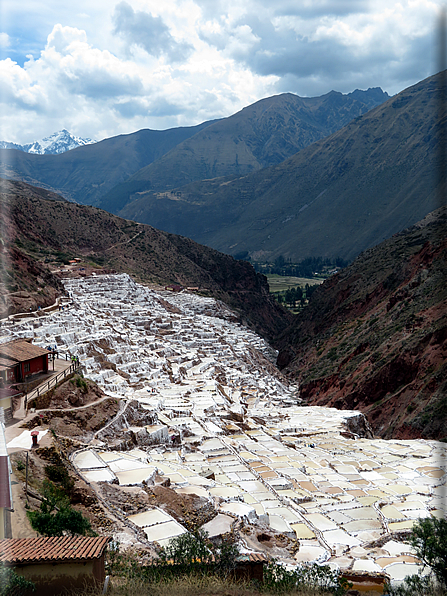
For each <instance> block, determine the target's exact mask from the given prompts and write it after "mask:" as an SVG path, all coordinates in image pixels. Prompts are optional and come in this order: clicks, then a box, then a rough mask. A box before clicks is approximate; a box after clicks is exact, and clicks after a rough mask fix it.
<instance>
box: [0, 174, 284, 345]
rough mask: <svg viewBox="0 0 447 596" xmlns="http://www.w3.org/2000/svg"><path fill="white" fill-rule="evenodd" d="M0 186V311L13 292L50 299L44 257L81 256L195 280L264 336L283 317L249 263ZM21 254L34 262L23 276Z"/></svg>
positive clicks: (54, 287)
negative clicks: (0, 241)
mask: <svg viewBox="0 0 447 596" xmlns="http://www.w3.org/2000/svg"><path fill="white" fill-rule="evenodd" d="M0 190H1V193H0V197H1V211H0V223H1V227H0V230H1V240H2V249H3V258H2V261H1V264H2V272H1V281H2V288H1V289H2V301H3V304H2V305H1V306H2V307H3V315H4V314H5V312H17V311H18V310H20V308H21V307H23V302H21V301H17V300H15V299H14V294H15V293H16V292H26V293H27V294H28V301H30V300H31V301H32V300H34V305H41V306H45V305H47V304H50V303H51V301H53V300H54V296H55V295H56V294H57V293H59V292H60V289H61V284H60V279H59V278H58V277H57V275H56V274H52V273H50V271H49V269H48V267H47V265H46V263H45V261H47V263H48V262H50V261H52V262H54V261H55V260H56V261H57V260H59V261H60V260H61V258H63V259H65V260H66V259H67V258H74V257H81V258H83V259H84V260H85V261H90V262H92V263H96V264H99V265H101V266H103V267H105V268H108V269H113V270H115V271H118V272H126V273H129V274H130V275H132V276H133V277H134V278H135V279H136V280H137V281H140V282H142V283H156V284H166V283H176V284H182V285H186V286H199V287H200V288H202V289H204V290H206V291H207V293H208V294H209V295H212V296H214V297H215V298H218V299H220V300H222V301H223V302H226V303H227V304H229V305H230V306H231V307H232V308H234V309H236V310H237V311H238V312H239V313H240V316H241V319H242V320H244V321H245V322H247V323H248V324H249V325H250V326H251V327H253V328H254V329H255V330H256V331H258V332H259V333H260V334H262V335H264V336H265V337H268V338H271V337H273V336H275V335H276V334H277V333H278V332H280V331H282V330H284V328H285V327H286V326H287V324H288V323H289V322H290V320H291V316H290V314H289V313H287V312H286V311H285V310H283V309H282V307H280V306H279V305H278V304H277V303H276V302H275V301H274V300H273V299H272V298H271V297H270V295H269V291H268V284H267V280H266V278H265V277H264V276H263V275H260V274H257V273H256V272H255V271H254V269H253V267H252V266H251V265H250V264H249V263H246V262H243V261H236V260H235V259H233V258H232V257H230V256H228V255H224V254H221V253H219V252H217V251H216V250H213V249H210V248H207V247H204V246H200V245H198V244H196V243H195V242H193V241H192V240H189V239H188V238H180V237H176V236H174V235H172V234H167V233H165V232H160V231H158V230H156V229H154V228H152V227H151V226H147V225H143V224H138V223H135V222H132V221H126V220H124V219H121V218H119V217H117V216H114V215H110V214H109V213H106V212H105V211H102V210H100V209H97V208H94V207H88V206H83V205H77V204H74V203H69V202H67V201H64V200H63V199H62V200H60V197H58V196H55V195H54V194H52V193H48V192H47V191H42V189H35V188H33V187H30V186H29V185H27V184H25V183H19V182H13V181H7V180H2V181H1V189H0ZM24 262H26V263H30V264H32V265H33V266H34V267H35V272H34V271H32V272H31V273H30V275H29V276H27V277H26V278H25V277H24V276H23V267H22V263H24ZM53 269H54V264H53Z"/></svg>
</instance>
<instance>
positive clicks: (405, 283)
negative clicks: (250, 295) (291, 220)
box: [278, 208, 447, 439]
mask: <svg viewBox="0 0 447 596" xmlns="http://www.w3.org/2000/svg"><path fill="white" fill-rule="evenodd" d="M446 231H447V214H446V209H445V208H441V209H438V210H437V211H435V212H433V213H431V214H429V215H428V216H427V217H426V218H425V219H424V220H422V221H421V222H419V223H418V224H416V225H415V226H413V227H412V228H410V229H408V230H405V231H404V232H401V233H400V234H396V235H395V236H393V237H392V238H390V239H389V240H386V241H385V242H383V243H382V244H380V245H379V246H377V247H375V248H373V249H370V250H368V251H366V252H364V253H363V254H361V255H360V256H359V257H358V258H357V259H356V260H355V261H354V262H353V263H352V264H351V265H350V266H349V267H347V268H346V269H344V270H342V271H341V272H340V273H338V274H336V275H334V276H333V277H331V278H329V279H328V280H327V281H326V282H325V283H324V284H322V285H321V286H319V287H318V289H317V290H316V291H315V292H314V294H313V295H312V298H311V301H310V305H309V306H308V308H306V309H304V311H303V312H302V313H301V314H300V315H298V316H297V317H296V319H295V320H294V322H293V323H292V325H291V326H290V328H289V329H288V330H287V331H286V332H285V333H284V334H283V335H282V337H281V339H280V341H279V347H280V354H279V357H278V364H279V366H280V367H281V368H283V369H284V371H283V372H286V373H287V374H288V376H290V377H292V378H293V379H294V380H297V381H299V383H300V394H301V397H303V398H304V399H305V400H306V401H307V402H308V403H309V404H313V405H321V406H323V405H324V406H334V407H336V408H339V409H358V410H361V411H362V412H363V413H364V414H366V416H367V417H368V420H369V422H370V424H371V426H372V427H373V429H374V431H375V432H376V433H377V434H379V435H380V436H382V437H384V438H391V437H394V438H416V437H422V438H425V439H429V438H435V439H440V438H444V439H447V286H446V283H445V281H446V279H447V235H446Z"/></svg>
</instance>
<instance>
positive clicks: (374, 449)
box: [0, 276, 447, 574]
mask: <svg viewBox="0 0 447 596" xmlns="http://www.w3.org/2000/svg"><path fill="white" fill-rule="evenodd" d="M67 290H68V291H69V292H70V293H71V294H72V295H73V297H74V298H75V300H76V304H77V305H78V306H77V307H74V308H73V307H72V308H70V309H69V310H66V311H64V312H61V313H54V314H53V315H51V316H49V317H46V318H42V319H39V321H37V322H34V321H31V320H28V321H25V322H21V323H20V324H19V325H15V327H14V329H12V328H11V329H8V328H5V327H3V328H2V329H1V330H0V333H2V334H8V333H9V334H10V336H12V337H19V336H26V337H34V341H35V343H37V344H38V345H42V346H45V345H48V344H51V345H53V344H55V343H56V344H57V345H58V348H59V350H60V351H62V352H63V351H69V352H70V353H72V354H74V355H78V356H79V357H80V359H81V362H83V364H84V365H85V370H86V374H87V375H88V376H91V377H92V378H96V379H97V380H98V383H99V384H100V385H101V387H102V388H103V390H104V391H105V392H106V393H107V394H108V395H112V396H114V397H118V398H119V399H124V400H126V399H139V400H141V402H142V404H144V406H145V407H148V408H149V409H158V410H157V411H158V424H159V425H160V426H162V425H165V426H166V427H167V428H170V429H174V428H175V429H177V431H178V432H180V433H184V432H186V434H188V435H189V436H188V437H185V436H184V435H183V438H182V446H181V447H179V448H178V449H176V450H173V451H172V450H169V449H172V447H169V449H168V450H167V451H165V452H164V453H161V452H159V451H157V449H158V450H159V448H156V449H147V450H146V449H144V451H143V450H135V452H132V453H133V455H134V457H133V458H132V456H130V457H129V452H128V453H127V454H124V453H121V454H118V453H112V452H106V451H102V452H101V454H98V453H96V451H95V450H90V451H89V453H90V455H85V456H83V457H84V458H85V459H83V457H81V458H80V459H79V460H77V459H75V462H74V463H75V465H77V463H76V462H78V461H79V465H78V466H77V467H78V470H79V472H80V473H81V474H82V475H83V476H84V477H85V478H86V479H90V480H91V481H98V478H100V479H108V480H109V481H112V480H114V479H115V478H116V476H115V474H114V472H113V470H116V474H117V476H119V481H120V483H132V482H136V483H138V484H140V483H141V482H143V481H144V480H146V479H145V478H144V476H146V474H147V470H151V469H152V470H154V469H155V467H157V468H159V470H160V472H164V474H165V476H167V477H169V478H170V480H171V483H172V487H173V488H174V490H176V491H178V492H179V493H180V494H181V493H188V492H189V491H191V492H193V491H194V490H195V491H198V492H199V493H200V495H201V496H203V497H205V498H209V499H210V500H214V499H215V498H220V499H225V501H226V502H227V503H228V502H230V503H231V502H233V503H236V504H237V503H240V504H242V505H245V506H247V505H249V506H253V507H254V509H255V511H256V515H257V516H258V517H260V518H261V519H262V520H263V523H269V520H272V521H273V525H276V527H280V526H281V527H286V528H287V524H288V525H289V527H290V528H291V529H292V530H293V531H294V532H295V533H296V536H297V538H298V539H299V540H300V543H301V547H300V551H299V553H298V555H297V560H299V557H304V558H306V557H311V556H312V553H313V554H314V555H315V560H316V559H318V558H320V559H321V552H322V553H324V556H325V557H326V558H327V559H329V558H330V557H332V559H331V560H334V561H336V564H339V565H341V564H345V563H343V561H345V560H348V561H350V562H351V563H353V562H354V561H357V560H367V561H372V562H375V563H377V560H378V557H377V556H376V555H375V554H374V551H371V552H370V551H368V549H366V550H365V551H364V553H363V554H362V555H361V557H360V559H359V555H358V554H356V551H355V549H356V548H358V547H360V546H362V545H367V544H369V542H371V541H372V540H375V539H377V538H382V537H384V536H386V535H390V536H391V534H390V532H393V531H400V530H402V529H403V530H405V529H406V528H408V527H410V526H411V525H412V523H413V522H414V520H415V519H417V518H419V517H420V516H423V515H425V514H431V515H437V516H440V517H441V516H443V515H445V514H446V509H447V505H446V502H445V482H446V475H445V467H444V466H443V465H440V463H439V462H442V461H445V459H446V451H445V446H442V445H440V444H435V443H434V442H424V441H394V440H393V441H384V440H368V439H362V438H357V439H355V440H350V439H345V438H344V437H342V436H341V435H340V431H343V430H344V429H345V425H346V421H347V420H350V421H351V422H352V423H355V422H356V421H357V422H358V420H356V419H359V418H360V415H359V414H358V413H357V412H346V411H345V412H343V411H338V410H331V409H324V408H318V407H306V408H303V407H298V406H297V405H296V399H294V395H295V392H296V388H293V387H286V386H285V385H284V384H283V383H282V382H281V381H280V380H279V379H277V378H276V377H275V376H274V375H272V374H270V373H269V372H267V371H266V370H264V369H262V368H261V367H260V366H259V365H258V364H257V363H256V362H255V361H254V360H253V358H252V356H250V357H248V356H247V348H248V347H250V348H251V350H252V352H251V353H252V354H253V353H254V352H253V350H258V351H260V352H261V353H262V354H263V355H264V356H267V357H270V356H271V350H270V348H269V347H268V346H267V345H266V344H265V342H263V341H262V340H260V339H259V338H257V336H255V335H254V334H253V333H251V332H250V331H248V330H246V329H244V328H243V327H240V326H238V325H235V324H233V323H232V322H230V321H229V320H228V318H229V317H230V316H231V314H230V313H229V312H228V311H227V310H226V309H225V308H224V307H222V306H221V305H219V304H218V303H216V302H215V301H213V300H211V299H203V298H199V297H195V296H191V295H185V294H176V295H173V294H167V293H164V294H163V299H164V300H166V301H169V302H170V303H171V304H173V305H175V306H176V308H178V310H179V311H180V312H178V313H171V312H168V311H167V310H166V308H165V307H164V306H163V305H162V304H161V303H160V302H159V301H158V295H157V293H155V292H153V291H151V290H148V289H147V288H143V287H142V286H138V285H137V284H134V283H133V282H132V281H131V280H130V279H129V278H128V277H127V276H105V277H104V278H101V279H99V278H96V279H95V280H92V279H86V280H83V281H81V282H77V281H70V282H68V283H67ZM206 313H207V314H206ZM210 314H211V315H212V316H209V315H210ZM215 314H218V315H219V317H221V318H219V317H218V316H214V315H215ZM148 322H149V323H150V329H149V330H148V329H146V328H145V325H146V324H147V323H148ZM146 326H147V325H146ZM168 328H169V329H170V330H172V331H173V333H172V334H171V335H163V336H161V335H160V334H159V333H158V331H159V330H161V329H168ZM56 337H57V339H56ZM0 340H1V339H0ZM102 342H106V344H107V345H108V347H109V348H110V349H109V350H107V351H105V352H104V358H105V359H108V360H109V361H110V362H113V363H115V364H116V365H117V366H118V368H119V369H120V370H124V371H126V372H127V373H128V374H129V375H130V378H129V380H127V379H125V378H124V377H123V376H117V375H116V374H115V373H114V372H113V371H112V370H110V369H103V368H102V364H101V362H97V361H96V360H95V359H94V358H91V357H90V356H89V351H90V350H91V348H92V347H93V348H94V349H95V350H96V351H99V352H101V351H102V348H101V345H104V344H103V343H102ZM109 352H112V353H109ZM216 371H219V384H218V383H217V381H216V375H217V373H216ZM135 383H140V387H141V386H142V387H143V388H142V389H141V388H140V389H138V390H135V388H134V387H133V386H132V384H135ZM221 388H223V391H222V390H221ZM230 415H231V418H232V421H231V423H229V420H230V419H229V416H230ZM241 415H243V416H244V427H243V428H244V429H249V430H243V428H242V427H240V426H238V423H237V421H236V419H237V416H241ZM235 417H236V419H235ZM236 429H240V430H236ZM226 432H231V433H232V434H228V435H226V434H225V433H226ZM233 433H234V434H233ZM189 446H192V448H193V449H197V450H198V451H195V452H192V453H190V452H188V448H189ZM84 453H85V452H84ZM77 455H79V456H80V455H81V454H77ZM98 462H99V463H98ZM89 466H91V467H89ZM146 466H147V467H146ZM151 466H152V468H151ZM209 471H212V472H213V473H214V476H215V481H210V480H201V478H203V476H199V475H200V474H203V473H204V472H206V473H208V472H209ZM140 472H141V474H140ZM126 474H127V475H136V476H134V477H133V478H130V477H128V478H126V477H125V475H126ZM196 494H197V493H196ZM230 517H232V516H230ZM232 518H233V517H232ZM312 520H313V521H312ZM170 522H171V520H169V522H163V523H170ZM157 525H163V524H157ZM168 530H169V527H168V528H166V531H165V533H164V534H163V536H162V537H161V540H165V539H166V536H167V533H168ZM177 530H178V528H177ZM311 542H312V544H310V543H311ZM386 544H392V541H388V543H386ZM400 544H402V543H400ZM385 547H386V545H385ZM385 547H384V549H381V550H382V552H383V550H385ZM390 548H392V547H390ZM395 548H396V547H395ZM401 548H402V547H401ZM407 548H408V547H407ZM306 549H307V550H306ZM319 549H320V550H319ZM385 552H387V551H385ZM300 553H301V554H300ZM340 553H341V554H340ZM368 553H369V554H368ZM391 556H406V555H405V554H397V555H396V553H390V557H391ZM409 556H411V554H410V555H409ZM365 557H366V558H365ZM323 558H324V557H323ZM309 560H310V559H309ZM394 563H399V564H401V563H402V561H394ZM404 563H408V564H410V561H404ZM368 564H369V563H368ZM377 564H378V563H377ZM390 565H391V563H390ZM396 569H399V568H396ZM396 574H397V571H396Z"/></svg>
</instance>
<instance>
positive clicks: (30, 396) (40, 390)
mask: <svg viewBox="0 0 447 596" xmlns="http://www.w3.org/2000/svg"><path fill="white" fill-rule="evenodd" d="M81 368H82V364H81V363H80V362H79V360H78V361H75V362H73V363H72V364H70V366H69V367H68V368H66V369H65V370H63V371H61V372H60V373H58V374H57V375H56V376H55V377H51V379H49V380H48V381H47V382H46V383H45V384H42V385H39V386H38V387H37V388H36V389H34V390H33V391H31V392H30V393H27V394H26V395H25V405H24V408H25V412H26V409H27V407H28V405H29V403H30V401H32V400H34V399H37V398H38V397H40V396H41V395H44V394H45V393H47V392H48V391H50V389H53V387H56V385H57V384H58V383H60V382H61V381H62V380H63V379H65V377H68V376H69V375H72V374H73V373H75V372H77V371H78V370H80V369H81Z"/></svg>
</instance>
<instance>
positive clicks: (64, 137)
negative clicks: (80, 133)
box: [0, 128, 97, 155]
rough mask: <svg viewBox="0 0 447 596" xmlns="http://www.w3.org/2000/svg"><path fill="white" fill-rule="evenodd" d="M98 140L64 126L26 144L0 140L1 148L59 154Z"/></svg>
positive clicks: (38, 153)
mask: <svg viewBox="0 0 447 596" xmlns="http://www.w3.org/2000/svg"><path fill="white" fill-rule="evenodd" d="M96 142H97V141H94V140H92V139H83V138H81V137H76V136H75V135H72V134H71V133H69V132H68V130H66V129H65V128H64V129H63V130H60V131H59V132H54V133H53V134H51V135H50V136H49V137H45V138H44V139H41V140H40V141H33V142H32V143H27V144H26V145H17V144H16V143H8V142H7V141H0V149H17V151H23V152H24V153H34V154H36V155H59V154H60V153H65V152H66V151H71V150H72V149H76V148H77V147H83V146H84V145H91V144H93V143H96Z"/></svg>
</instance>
